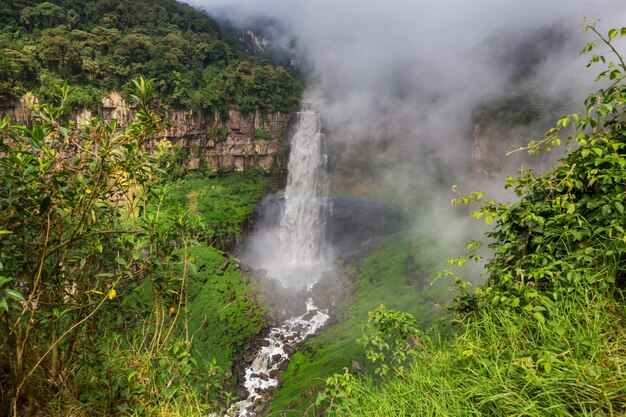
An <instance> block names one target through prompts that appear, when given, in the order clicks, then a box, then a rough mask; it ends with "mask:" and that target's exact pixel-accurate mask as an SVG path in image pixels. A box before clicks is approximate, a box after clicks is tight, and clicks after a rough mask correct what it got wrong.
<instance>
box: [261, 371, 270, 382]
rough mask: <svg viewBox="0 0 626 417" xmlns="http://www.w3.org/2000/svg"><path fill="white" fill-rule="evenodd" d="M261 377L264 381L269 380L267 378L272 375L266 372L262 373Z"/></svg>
mask: <svg viewBox="0 0 626 417" xmlns="http://www.w3.org/2000/svg"><path fill="white" fill-rule="evenodd" d="M259 378H261V380H263V381H267V380H269V379H270V377H269V376H268V375H267V374H265V373H260V374H259Z"/></svg>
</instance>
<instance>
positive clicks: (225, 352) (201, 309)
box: [187, 245, 267, 370]
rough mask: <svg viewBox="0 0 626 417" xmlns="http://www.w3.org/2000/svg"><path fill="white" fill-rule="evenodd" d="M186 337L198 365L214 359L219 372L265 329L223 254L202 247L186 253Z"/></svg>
mask: <svg viewBox="0 0 626 417" xmlns="http://www.w3.org/2000/svg"><path fill="white" fill-rule="evenodd" d="M189 256H190V257H191V260H192V264H193V267H192V268H190V271H189V292H188V293H189V300H188V304H187V309H188V310H189V335H190V336H191V338H192V353H193V355H194V357H195V358H196V360H197V361H198V363H199V364H204V365H205V366H207V367H208V366H209V365H210V362H211V360H212V359H213V358H215V359H216V364H217V365H218V366H219V367H221V368H222V369H224V370H225V369H228V368H229V367H230V366H231V365H232V361H233V359H234V356H235V354H236V353H237V350H238V349H239V348H240V347H241V346H242V345H243V344H244V343H246V342H248V341H249V340H251V339H252V338H254V337H255V336H256V335H258V334H259V332H260V331H261V329H262V328H263V327H264V326H266V324H267V323H266V316H265V312H264V311H263V309H261V308H260V307H259V305H258V303H257V302H256V300H255V298H254V295H253V293H252V289H251V288H250V287H249V286H248V285H246V283H245V282H244V279H243V277H242V276H241V274H240V273H239V272H238V271H237V268H236V266H235V265H234V264H233V263H231V262H230V260H229V258H228V256H227V255H226V254H224V253H223V252H221V251H219V250H217V249H215V248H212V247H208V246H205V245H197V246H194V247H192V248H190V249H189Z"/></svg>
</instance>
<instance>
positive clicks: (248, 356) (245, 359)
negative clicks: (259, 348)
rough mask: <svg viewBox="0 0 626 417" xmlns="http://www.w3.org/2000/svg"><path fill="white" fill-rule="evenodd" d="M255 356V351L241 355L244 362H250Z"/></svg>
mask: <svg viewBox="0 0 626 417" xmlns="http://www.w3.org/2000/svg"><path fill="white" fill-rule="evenodd" d="M255 358H256V353H250V354H248V355H246V356H244V357H243V361H244V362H245V363H251V362H252V361H254V359H255Z"/></svg>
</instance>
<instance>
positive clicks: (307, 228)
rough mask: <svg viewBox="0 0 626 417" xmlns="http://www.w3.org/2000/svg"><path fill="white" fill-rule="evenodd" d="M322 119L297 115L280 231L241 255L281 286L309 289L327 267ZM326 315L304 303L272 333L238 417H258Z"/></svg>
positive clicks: (248, 376) (246, 383) (252, 368)
mask: <svg viewBox="0 0 626 417" xmlns="http://www.w3.org/2000/svg"><path fill="white" fill-rule="evenodd" d="M323 140H324V135H323V134H322V133H321V118H320V115H319V113H318V112H317V111H316V110H315V109H314V108H313V106H311V105H305V106H304V108H303V110H302V111H300V112H299V113H298V126H297V132H296V134H295V135H294V136H293V138H292V141H291V152H290V155H289V165H288V170H289V174H288V177H287V187H286V189H285V204H284V209H283V214H282V217H281V221H280V225H279V227H278V229H275V228H271V229H269V230H263V231H262V232H261V233H259V232H258V233H257V234H256V235H255V237H254V238H253V242H252V245H251V247H250V248H249V249H248V252H247V253H246V254H245V255H247V256H246V258H247V259H246V260H247V261H248V262H249V263H250V265H251V266H253V267H255V268H257V269H265V270H266V271H267V276H268V277H269V278H272V279H275V280H278V281H280V282H281V283H282V285H283V286H284V287H287V288H291V289H295V290H297V291H301V290H304V292H305V293H306V294H307V295H308V296H309V297H310V294H309V290H310V289H311V287H312V286H313V284H315V283H316V282H317V281H318V280H319V278H320V277H321V275H322V273H323V272H324V271H327V270H329V269H330V268H331V262H330V259H331V256H330V254H329V253H328V251H327V249H326V247H325V246H326V245H325V238H324V229H325V222H326V214H327V211H328V203H327V191H328V190H327V188H328V187H327V181H326V155H325V153H324V144H323ZM327 313H328V312H327V311H324V310H320V309H318V308H317V307H315V306H314V305H313V301H312V299H311V298H309V300H308V301H307V302H306V313H305V314H302V315H300V316H296V317H293V318H291V319H289V320H286V321H285V322H284V323H282V324H281V325H280V326H277V327H274V328H272V329H270V333H269V336H268V337H267V338H265V339H264V341H263V347H262V348H261V349H259V351H258V352H257V353H256V354H255V355H254V360H252V362H251V363H250V365H249V366H248V367H247V368H246V369H245V375H244V378H243V381H242V385H243V387H245V389H246V391H247V392H248V397H247V398H244V399H242V400H241V401H240V402H238V403H237V404H235V405H234V406H233V408H232V409H231V413H232V414H234V415H237V416H239V417H251V416H256V415H257V412H259V410H262V409H263V407H264V406H265V403H266V401H267V397H264V395H265V394H266V393H267V390H273V389H274V388H275V387H276V386H277V385H278V378H277V375H278V374H279V373H280V372H281V369H284V368H283V366H284V365H285V364H286V363H288V362H287V361H288V360H289V353H290V352H291V351H292V349H294V348H295V347H296V345H298V344H299V343H301V342H303V341H304V340H306V338H307V337H309V336H311V335H313V334H314V333H315V332H316V331H317V330H318V329H320V328H321V327H322V326H323V325H324V324H325V323H326V322H327V320H328V318H329V316H328V314H327Z"/></svg>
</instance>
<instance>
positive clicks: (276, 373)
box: [270, 369, 280, 379]
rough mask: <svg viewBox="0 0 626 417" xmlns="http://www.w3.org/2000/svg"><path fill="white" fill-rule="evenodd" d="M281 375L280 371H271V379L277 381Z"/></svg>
mask: <svg viewBox="0 0 626 417" xmlns="http://www.w3.org/2000/svg"><path fill="white" fill-rule="evenodd" d="M278 374H280V369H272V370H271V371H270V378H272V379H276V377H277V376H278Z"/></svg>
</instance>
